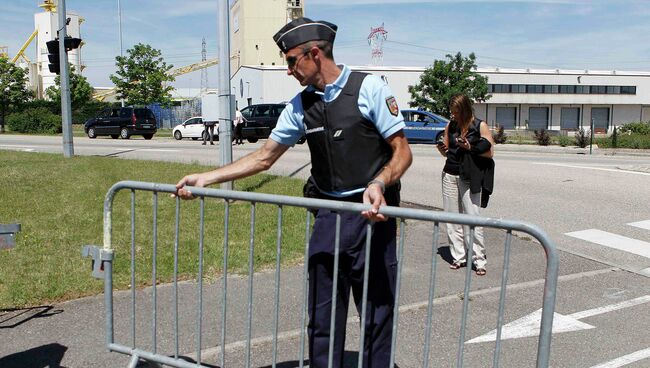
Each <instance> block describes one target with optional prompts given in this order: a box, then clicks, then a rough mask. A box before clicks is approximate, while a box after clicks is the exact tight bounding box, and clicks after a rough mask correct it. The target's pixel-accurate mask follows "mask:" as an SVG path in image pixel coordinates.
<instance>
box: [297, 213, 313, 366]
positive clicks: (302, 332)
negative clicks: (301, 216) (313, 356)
mask: <svg viewBox="0 0 650 368" xmlns="http://www.w3.org/2000/svg"><path fill="white" fill-rule="evenodd" d="M305 213H306V214H307V219H306V220H305V258H304V259H305V267H304V270H303V273H302V279H303V280H305V282H303V284H302V311H301V318H300V357H299V358H298V366H299V368H302V367H303V366H304V363H303V361H304V360H305V336H306V334H307V331H306V330H305V321H306V319H307V317H306V315H307V303H308V300H309V299H308V298H309V296H308V295H309V291H308V290H309V288H308V285H309V282H308V281H307V280H309V235H310V229H311V226H310V225H311V212H309V209H308V210H306V211H305Z"/></svg>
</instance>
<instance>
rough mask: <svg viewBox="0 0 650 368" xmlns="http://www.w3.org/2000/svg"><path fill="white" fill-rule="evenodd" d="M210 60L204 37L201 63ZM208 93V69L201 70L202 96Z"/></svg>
mask: <svg viewBox="0 0 650 368" xmlns="http://www.w3.org/2000/svg"><path fill="white" fill-rule="evenodd" d="M206 60H208V51H207V50H206V48H205V37H203V42H202V43H201V61H206ZM206 92H208V69H207V68H202V69H201V95H204V94H205V93H206Z"/></svg>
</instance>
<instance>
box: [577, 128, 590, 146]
mask: <svg viewBox="0 0 650 368" xmlns="http://www.w3.org/2000/svg"><path fill="white" fill-rule="evenodd" d="M575 138H576V146H578V147H580V148H585V147H587V146H588V145H589V138H590V135H589V134H587V133H586V132H585V130H584V129H583V128H580V130H578V132H577V133H576V137H575Z"/></svg>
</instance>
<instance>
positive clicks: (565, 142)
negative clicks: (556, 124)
mask: <svg viewBox="0 0 650 368" xmlns="http://www.w3.org/2000/svg"><path fill="white" fill-rule="evenodd" d="M557 144H559V145H560V146H561V147H566V146H569V145H571V138H569V137H568V136H566V135H564V134H561V135H559V136H558V137H557Z"/></svg>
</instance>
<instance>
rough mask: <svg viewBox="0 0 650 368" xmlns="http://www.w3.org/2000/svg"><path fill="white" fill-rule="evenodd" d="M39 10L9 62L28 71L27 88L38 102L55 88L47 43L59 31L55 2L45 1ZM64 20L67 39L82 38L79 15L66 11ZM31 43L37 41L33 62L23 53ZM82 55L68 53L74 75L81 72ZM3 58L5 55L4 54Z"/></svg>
mask: <svg viewBox="0 0 650 368" xmlns="http://www.w3.org/2000/svg"><path fill="white" fill-rule="evenodd" d="M39 7H40V8H42V9H43V11H42V12H39V13H36V14H34V32H32V34H31V35H30V36H29V37H28V38H27V40H26V41H25V43H24V44H23V46H22V47H21V48H20V50H19V51H18V52H17V53H16V55H15V56H14V57H13V58H12V60H11V61H12V62H14V63H16V65H18V66H19V67H21V68H23V69H26V70H27V71H28V77H29V88H30V89H31V90H32V91H34V92H35V94H36V96H37V97H38V98H43V97H44V95H45V90H46V89H47V88H48V87H50V86H54V85H55V83H54V78H55V77H56V74H54V73H51V72H50V70H49V68H48V64H49V60H48V58H47V55H48V52H47V45H46V42H48V41H52V40H54V39H55V38H56V37H57V29H59V28H60V27H59V18H58V14H57V13H56V8H57V6H56V4H55V1H53V0H44V1H43V3H41V4H40V5H39ZM66 17H67V18H68V19H69V22H68V26H67V28H66V32H67V35H68V36H70V37H74V38H82V37H81V24H82V23H83V21H84V19H83V18H82V17H80V16H79V15H78V14H75V13H74V12H69V11H68V12H66ZM34 40H36V60H35V61H32V60H30V59H29V58H28V57H27V55H25V50H27V48H28V47H29V45H30V44H31V43H32V42H33V41H34ZM81 46H83V42H82V44H81ZM5 49H6V48H5ZM81 52H82V47H79V48H77V49H74V50H71V51H69V52H68V62H69V64H70V66H72V67H74V68H75V70H76V71H77V72H81V71H83V69H84V65H83V63H82V62H81ZM4 54H5V55H6V54H7V51H5V52H4Z"/></svg>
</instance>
